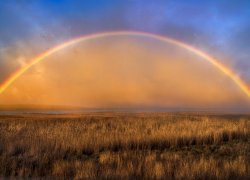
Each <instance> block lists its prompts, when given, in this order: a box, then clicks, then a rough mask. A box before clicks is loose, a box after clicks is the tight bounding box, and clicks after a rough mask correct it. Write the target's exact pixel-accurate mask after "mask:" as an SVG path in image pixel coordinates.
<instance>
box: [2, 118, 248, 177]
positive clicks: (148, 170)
mask: <svg viewBox="0 0 250 180" xmlns="http://www.w3.org/2000/svg"><path fill="white" fill-rule="evenodd" d="M249 165H250V117H249V116H233V115H232V116H215V115H197V114H184V113H179V114H171V113H145V114H128V113H127V114H125V113H92V114H84V115H20V116H0V177H1V176H2V177H13V176H14V177H52V178H70V177H71V178H76V179H89V178H91V179H100V178H102V179H103V178H105V179H110V178H115V179H120V178H124V179H131V178H147V179H152V178H154V179H163V178H164V179H215V178H216V179H235V178H236V179H237V178H238V179H249V178H250V169H249Z"/></svg>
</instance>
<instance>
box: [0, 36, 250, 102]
mask: <svg viewBox="0 0 250 180" xmlns="http://www.w3.org/2000/svg"><path fill="white" fill-rule="evenodd" d="M125 35H130V36H142V37H148V38H154V39H156V40H160V41H163V42H167V43H170V44H173V45H176V46H178V47H181V48H184V49H186V50H188V51H190V52H192V53H195V54H196V55H198V56H200V57H202V58H203V59H204V60H206V61H207V62H209V63H211V64H212V65H213V66H214V67H215V68H217V69H218V70H220V71H221V72H222V73H224V74H225V75H227V76H228V77H229V78H231V79H232V81H233V82H234V83H235V84H236V85H237V86H238V87H239V88H240V89H241V90H242V91H243V92H244V93H245V94H246V95H247V97H250V88H249V87H248V85H247V84H246V83H245V82H244V81H243V80H241V79H240V78H239V77H238V76H237V75H236V74H235V73H234V72H233V71H232V70H231V69H229V68H228V67H226V66H225V65H223V64H221V63H220V62H219V61H218V60H216V59H215V58H213V57H211V56H209V55H208V54H206V53H205V52H202V51H200V50H198V49H196V48H194V47H192V46H190V45H188V44H185V43H183V42H180V41H178V40H175V39H171V38H169V37H164V36H160V35H156V34H151V33H146V32H136V31H117V32H104V33H97V34H91V35H86V36H82V37H79V38H75V39H72V40H70V41H67V42H64V43H62V44H60V45H58V46H55V47H53V48H51V49H48V50H47V51H45V52H44V53H42V54H40V55H38V56H36V57H35V58H34V59H32V60H31V61H30V63H28V64H27V65H25V66H24V67H22V68H20V69H18V70H17V71H16V72H14V73H13V74H12V75H10V77H9V78H7V79H6V80H5V81H4V82H3V83H2V84H1V85H0V94H2V93H3V92H4V91H5V90H6V89H7V88H8V87H9V86H10V85H11V84H12V83H13V82H14V81H15V80H16V79H17V78H18V77H20V76H21V75H22V74H23V73H25V72H26V71H27V70H28V69H29V68H31V67H32V66H33V65H35V64H37V63H39V62H40V61H43V60H44V59H45V58H47V57H48V56H50V55H51V54H53V53H56V52H58V51H60V50H62V49H64V48H67V47H69V46H71V45H73V44H77V43H79V42H82V41H88V40H93V39H98V38H102V37H109V36H112V37H113V36H125Z"/></svg>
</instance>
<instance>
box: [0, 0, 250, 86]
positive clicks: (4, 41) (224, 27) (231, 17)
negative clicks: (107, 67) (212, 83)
mask: <svg viewBox="0 0 250 180" xmlns="http://www.w3.org/2000/svg"><path fill="white" fill-rule="evenodd" d="M249 7H250V2H249V1H247V0H241V1H236V0H209V1H199V0H189V1H186V0H147V1H145V0H8V1H1V2H0V82H3V81H4V80H5V79H6V78H7V77H9V76H10V74H11V73H13V72H14V71H15V70H16V69H18V68H20V67H22V66H24V65H25V64H26V63H27V62H29V60H30V59H31V58H32V57H34V56H35V55H37V54H39V53H41V52H43V51H45V50H46V49H48V48H50V47H53V46H55V45H57V44H60V43H62V42H64V41H66V40H69V39H72V38H75V37H79V36H82V35H87V34H93V33H98V32H107V31H120V30H126V31H143V32H149V33H153V34H158V35H162V36H167V37H171V38H174V39H177V40H179V41H181V42H184V43H186V44H189V45H192V46H194V47H196V48H198V49H200V50H202V51H204V52H206V53H208V54H210V55H211V56H212V57H215V58H216V59H219V60H220V61H221V62H222V63H223V64H226V65H227V66H228V67H230V68H231V69H233V70H234V72H235V73H236V74H237V75H238V76H239V77H241V79H243V80H244V81H245V82H246V83H247V84H250V60H249V59H250V34H249V31H250V21H249V18H250V9H249ZM104 46H105V45H104ZM119 46H122V45H119ZM143 48H145V47H143ZM145 51H146V50H145ZM164 56H165V55H164Z"/></svg>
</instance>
